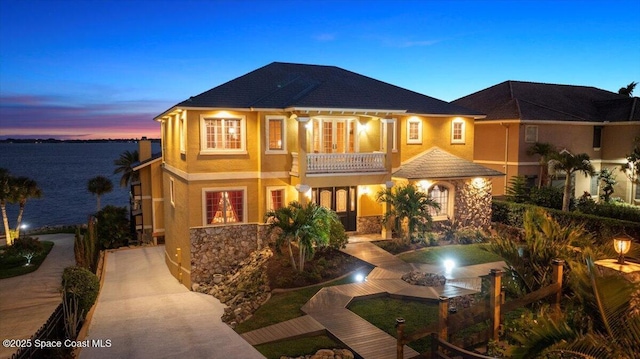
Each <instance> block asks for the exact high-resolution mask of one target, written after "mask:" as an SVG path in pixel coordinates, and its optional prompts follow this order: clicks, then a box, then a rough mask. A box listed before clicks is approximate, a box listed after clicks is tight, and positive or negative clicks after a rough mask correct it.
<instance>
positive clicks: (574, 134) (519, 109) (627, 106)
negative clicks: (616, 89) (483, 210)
mask: <svg viewBox="0 0 640 359" xmlns="http://www.w3.org/2000/svg"><path fill="white" fill-rule="evenodd" d="M452 103H453V104H455V105H459V106H464V107H467V108H471V109H474V110H476V111H478V112H481V113H485V114H486V115H487V116H486V117H485V118H483V119H478V120H476V122H475V148H474V162H476V163H478V164H482V165H485V166H488V167H490V168H493V169H495V170H499V171H502V172H505V173H506V181H505V177H503V178H501V179H496V180H495V181H494V195H502V194H504V193H505V188H506V185H507V184H508V183H507V182H508V180H509V179H510V178H511V177H512V176H517V175H520V176H525V177H526V178H527V179H528V180H529V183H530V184H532V185H533V184H534V183H537V181H538V176H539V173H540V164H539V162H538V157H537V156H529V155H527V153H526V152H527V149H528V148H529V147H531V145H533V144H534V143H535V142H547V143H551V144H553V145H555V146H556V147H558V149H559V150H564V149H566V150H568V151H569V152H570V153H586V154H588V155H589V157H590V158H591V160H592V161H591V162H592V163H593V165H594V167H595V168H596V170H597V171H600V170H601V169H603V168H610V169H611V168H615V170H614V173H615V174H616V175H617V180H618V185H617V186H616V187H615V192H614V194H613V197H620V198H622V199H623V200H624V201H625V202H628V203H635V204H640V189H638V188H637V187H638V186H634V185H632V183H631V181H630V180H629V179H628V178H627V177H626V176H625V175H624V174H623V173H622V172H620V171H619V168H620V165H622V164H623V163H625V162H626V161H625V159H624V156H625V154H628V153H631V151H632V147H633V140H634V138H635V137H638V136H640V101H639V100H638V98H637V97H626V96H622V95H619V94H616V93H613V92H609V91H605V90H601V89H597V88H595V87H586V86H571V85H555V84H544V83H534V82H520V81H506V82H503V83H500V84H497V85H495V86H492V87H489V88H486V89H484V90H481V91H478V92H476V93H473V94H471V95H468V96H465V97H462V98H460V99H458V100H455V101H453V102H452ZM561 175H562V174H556V180H554V184H555V183H560V182H563V181H562V178H558V177H559V176H561ZM556 181H558V182H556ZM584 192H589V193H591V195H592V196H593V197H594V198H597V196H598V194H599V184H598V181H597V177H596V176H594V177H593V178H585V177H584V176H583V175H581V174H578V175H576V177H575V195H576V196H580V195H582V194H583V193H584Z"/></svg>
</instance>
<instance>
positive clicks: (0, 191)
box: [0, 168, 13, 246]
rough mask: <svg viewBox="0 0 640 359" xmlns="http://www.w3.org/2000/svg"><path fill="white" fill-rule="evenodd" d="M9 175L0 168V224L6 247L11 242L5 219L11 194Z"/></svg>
mask: <svg viewBox="0 0 640 359" xmlns="http://www.w3.org/2000/svg"><path fill="white" fill-rule="evenodd" d="M11 179H12V177H11V175H10V174H9V171H8V170H7V169H6V168H0V208H1V209H2V223H3V224H4V235H5V237H6V241H7V246H10V245H11V244H12V243H13V241H12V239H11V231H10V228H9V219H8V218H7V202H9V200H10V194H11V187H10V186H11Z"/></svg>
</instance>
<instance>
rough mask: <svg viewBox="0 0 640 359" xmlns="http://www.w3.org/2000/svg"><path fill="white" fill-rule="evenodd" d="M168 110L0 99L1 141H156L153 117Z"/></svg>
mask: <svg viewBox="0 0 640 359" xmlns="http://www.w3.org/2000/svg"><path fill="white" fill-rule="evenodd" d="M167 107H169V104H167V103H166V102H163V101H150V100H133V101H113V102H106V103H94V104H89V103H71V101H70V99H66V98H61V97H56V96H46V95H43V96H33V95H23V94H12V95H1V96H0V119H1V120H0V121H1V124H2V125H1V126H0V137H2V138H7V137H12V136H13V137H19V136H34V137H35V136H36V135H37V137H39V138H41V137H55V138H63V137H64V138H69V137H74V138H131V137H140V136H149V137H158V136H159V131H160V126H159V125H158V123H157V122H154V121H153V117H154V116H155V115H157V114H158V113H160V111H161V110H162V109H165V108H167Z"/></svg>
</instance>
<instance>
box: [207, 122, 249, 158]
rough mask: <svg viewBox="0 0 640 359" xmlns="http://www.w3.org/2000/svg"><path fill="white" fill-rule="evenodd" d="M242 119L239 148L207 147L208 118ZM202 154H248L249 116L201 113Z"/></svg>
mask: <svg viewBox="0 0 640 359" xmlns="http://www.w3.org/2000/svg"><path fill="white" fill-rule="evenodd" d="M216 119H218V120H224V119H239V120H240V137H241V138H242V141H241V142H240V146H241V147H240V148H239V149H214V148H207V147H206V146H207V126H206V120H216ZM200 154H201V155H246V154H247V117H246V116H243V115H229V114H215V115H200Z"/></svg>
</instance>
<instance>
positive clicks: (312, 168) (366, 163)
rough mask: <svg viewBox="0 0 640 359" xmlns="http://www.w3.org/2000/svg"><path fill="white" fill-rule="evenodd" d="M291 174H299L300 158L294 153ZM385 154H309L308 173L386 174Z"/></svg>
mask: <svg viewBox="0 0 640 359" xmlns="http://www.w3.org/2000/svg"><path fill="white" fill-rule="evenodd" d="M291 156H292V157H293V161H292V164H291V173H292V174H298V171H299V161H300V159H299V156H298V153H296V152H292V153H291ZM385 156H386V154H385V153H377V152H373V153H308V154H307V156H306V160H307V173H361V172H385V171H386V170H387V169H386V168H385Z"/></svg>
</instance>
